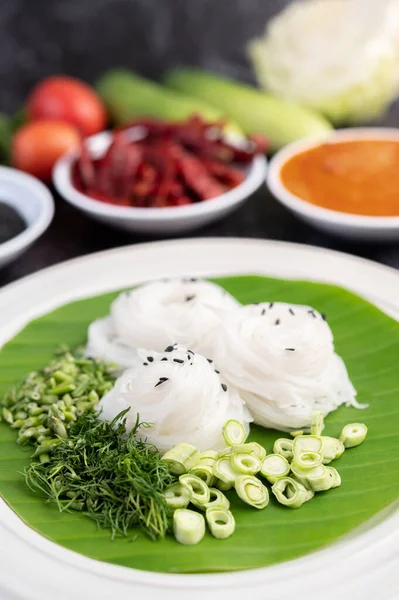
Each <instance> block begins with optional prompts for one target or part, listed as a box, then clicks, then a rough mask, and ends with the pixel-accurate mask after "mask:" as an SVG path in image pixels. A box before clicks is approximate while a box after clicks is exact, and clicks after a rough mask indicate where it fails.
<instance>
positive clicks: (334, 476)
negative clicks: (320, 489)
mask: <svg viewBox="0 0 399 600" xmlns="http://www.w3.org/2000/svg"><path fill="white" fill-rule="evenodd" d="M326 469H327V471H328V474H329V475H330V477H331V480H332V485H331V487H332V488H335V487H339V486H340V485H341V475H340V474H339V473H338V471H337V469H334V467H326Z"/></svg>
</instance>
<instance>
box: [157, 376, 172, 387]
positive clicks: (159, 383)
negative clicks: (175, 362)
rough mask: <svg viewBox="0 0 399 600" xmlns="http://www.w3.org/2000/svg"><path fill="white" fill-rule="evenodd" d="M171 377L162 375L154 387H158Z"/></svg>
mask: <svg viewBox="0 0 399 600" xmlns="http://www.w3.org/2000/svg"><path fill="white" fill-rule="evenodd" d="M168 380H169V377H160V378H159V381H158V383H156V384H155V385H154V387H158V386H159V385H161V384H162V383H165V381H168Z"/></svg>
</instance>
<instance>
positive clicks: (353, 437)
mask: <svg viewBox="0 0 399 600" xmlns="http://www.w3.org/2000/svg"><path fill="white" fill-rule="evenodd" d="M366 435H367V426H366V425H365V424H364V423H349V424H348V425H345V427H344V428H343V430H342V431H341V435H340V436H339V439H340V440H341V442H343V444H344V446H345V448H353V447H354V446H359V444H361V443H362V442H364V440H365V438H366Z"/></svg>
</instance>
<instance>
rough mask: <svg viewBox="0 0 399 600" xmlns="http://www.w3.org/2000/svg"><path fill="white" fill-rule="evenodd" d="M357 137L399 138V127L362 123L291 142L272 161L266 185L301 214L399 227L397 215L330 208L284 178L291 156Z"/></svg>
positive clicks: (347, 222) (357, 225) (371, 226)
mask: <svg viewBox="0 0 399 600" xmlns="http://www.w3.org/2000/svg"><path fill="white" fill-rule="evenodd" d="M356 140H391V141H397V142H399V129H395V128H393V127H392V128H391V127H359V128H349V129H337V130H336V131H333V132H332V133H328V134H326V135H322V136H317V137H311V138H305V139H301V140H298V141H296V142H293V143H291V144H288V145H287V146H285V147H284V148H283V149H282V150H280V151H279V152H277V153H276V154H275V155H274V157H273V158H272V159H271V161H270V163H269V168H268V173H267V176H266V182H267V185H268V187H269V189H270V191H271V192H272V194H273V196H274V197H275V198H276V199H277V200H278V201H279V202H281V204H284V205H285V206H286V207H287V208H289V209H291V210H292V211H294V212H297V213H300V214H302V215H303V216H304V217H307V218H309V219H317V220H318V221H326V222H328V223H329V224H331V225H332V224H334V225H342V226H350V227H353V228H359V229H376V228H379V229H381V230H390V229H396V228H398V227H399V216H397V217H372V216H367V215H356V214H352V213H344V212H340V211H335V210H330V209H328V208H323V207H321V206H317V205H316V204H311V203H310V202H307V201H306V200H303V199H302V198H300V197H299V196H297V195H295V194H293V193H291V192H290V191H289V190H288V189H287V188H286V187H285V185H284V184H283V182H282V180H281V169H282V167H283V165H284V164H285V163H286V162H287V161H288V160H289V159H290V158H292V157H294V156H296V155H297V154H301V153H302V152H305V151H306V150H310V149H311V148H315V147H317V146H320V145H321V144H323V143H331V144H334V143H337V142H343V141H356Z"/></svg>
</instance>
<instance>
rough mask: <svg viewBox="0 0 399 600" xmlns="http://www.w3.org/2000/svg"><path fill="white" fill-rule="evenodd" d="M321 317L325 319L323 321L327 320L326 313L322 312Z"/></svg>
mask: <svg viewBox="0 0 399 600" xmlns="http://www.w3.org/2000/svg"><path fill="white" fill-rule="evenodd" d="M321 318H322V319H323V321H327V315H326V313H321Z"/></svg>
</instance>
